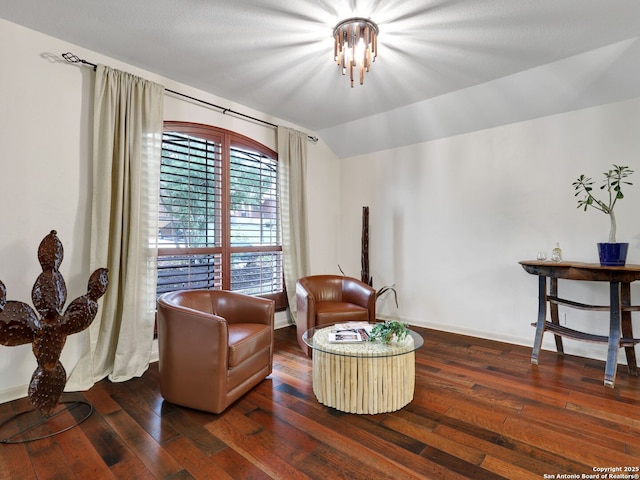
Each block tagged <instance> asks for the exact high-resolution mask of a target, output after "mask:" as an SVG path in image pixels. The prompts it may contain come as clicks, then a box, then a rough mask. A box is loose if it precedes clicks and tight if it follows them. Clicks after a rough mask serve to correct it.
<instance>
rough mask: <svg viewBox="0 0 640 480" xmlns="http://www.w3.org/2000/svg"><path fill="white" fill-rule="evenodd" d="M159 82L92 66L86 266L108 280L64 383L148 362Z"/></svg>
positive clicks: (89, 380)
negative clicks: (105, 273) (90, 188)
mask: <svg viewBox="0 0 640 480" xmlns="http://www.w3.org/2000/svg"><path fill="white" fill-rule="evenodd" d="M163 102H164V87H163V86H162V85H158V84H155V83H153V82H149V81H147V80H144V79H142V78H139V77H136V76H134V75H131V74H128V73H125V72H121V71H118V70H115V69H112V68H109V67H106V66H104V65H98V67H97V69H96V82H95V93H94V100H93V103H94V114H93V115H94V116H93V192H92V218H91V252H90V267H91V268H90V270H93V269H95V268H98V267H105V266H106V267H107V268H108V269H109V288H108V290H107V293H106V294H105V296H104V298H103V299H102V302H101V305H100V309H99V311H98V316H97V317H96V319H95V320H94V322H93V323H92V324H91V326H90V327H89V328H88V329H87V334H86V335H85V337H84V339H85V340H84V342H85V343H84V344H83V346H82V348H83V352H82V356H81V359H80V361H79V362H78V364H77V365H76V367H75V368H74V369H73V371H72V372H71V375H70V376H69V381H68V383H67V389H68V390H84V389H87V388H89V387H91V386H92V385H93V384H94V383H95V382H97V381H99V380H101V379H103V378H105V377H109V379H110V380H111V381H114V382H119V381H125V380H128V379H130V378H133V377H136V376H140V375H142V373H144V372H145V371H146V369H147V367H148V366H149V360H150V355H151V346H152V343H153V326H154V312H155V286H156V257H157V232H158V195H159V175H160V155H161V147H162V121H163V118H162V117H163Z"/></svg>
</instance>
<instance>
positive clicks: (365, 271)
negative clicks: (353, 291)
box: [360, 207, 373, 286]
mask: <svg viewBox="0 0 640 480" xmlns="http://www.w3.org/2000/svg"><path fill="white" fill-rule="evenodd" d="M360 263H361V271H360V278H361V280H362V281H363V282H364V283H366V284H367V285H370V286H372V285H373V278H371V277H370V276H369V207H362V253H361V254H360Z"/></svg>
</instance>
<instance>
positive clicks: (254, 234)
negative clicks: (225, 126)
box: [157, 122, 286, 307]
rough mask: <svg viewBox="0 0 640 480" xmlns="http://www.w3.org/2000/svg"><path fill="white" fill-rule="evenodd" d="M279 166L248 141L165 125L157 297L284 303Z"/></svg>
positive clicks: (210, 129) (272, 155) (263, 149)
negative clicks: (213, 294)
mask: <svg viewBox="0 0 640 480" xmlns="http://www.w3.org/2000/svg"><path fill="white" fill-rule="evenodd" d="M277 167H278V162H277V156H276V154H275V152H273V151H272V150H270V149H268V148H267V147H265V146H264V145H261V144H259V143H257V142H255V141H253V140H251V139H249V138H247V137H244V136H241V135H238V134H235V133H232V132H229V131H226V130H222V129H218V128H215V127H210V126H206V125H200V124H192V123H182V122H165V127H164V135H163V143H162V164H161V170H160V225H159V245H158V247H159V248H158V284H157V292H158V294H161V293H164V292H169V291H174V290H182V289H196V288H206V289H225V290H233V291H237V292H242V293H247V294H250V295H260V296H266V297H269V298H273V299H274V300H276V304H277V306H279V307H283V306H285V304H286V296H285V295H284V291H283V290H284V288H283V273H282V243H281V234H280V213H279V200H278V188H277Z"/></svg>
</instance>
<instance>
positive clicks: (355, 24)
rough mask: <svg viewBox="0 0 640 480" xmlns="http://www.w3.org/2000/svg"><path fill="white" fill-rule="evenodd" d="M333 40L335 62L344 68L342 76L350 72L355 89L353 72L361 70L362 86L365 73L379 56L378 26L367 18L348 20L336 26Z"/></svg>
mask: <svg viewBox="0 0 640 480" xmlns="http://www.w3.org/2000/svg"><path fill="white" fill-rule="evenodd" d="M333 39H334V47H333V55H334V60H335V61H336V62H337V63H338V66H339V67H341V68H342V74H343V75H346V74H347V70H348V71H349V77H350V80H351V88H353V71H354V69H357V70H359V74H360V85H362V84H363V83H364V72H368V71H369V69H370V68H371V62H374V61H375V59H376V56H377V54H378V25H376V24H375V22H373V21H371V20H369V19H367V18H362V17H353V18H348V19H346V20H343V21H341V22H340V23H338V24H337V25H336V26H335V28H334V29H333Z"/></svg>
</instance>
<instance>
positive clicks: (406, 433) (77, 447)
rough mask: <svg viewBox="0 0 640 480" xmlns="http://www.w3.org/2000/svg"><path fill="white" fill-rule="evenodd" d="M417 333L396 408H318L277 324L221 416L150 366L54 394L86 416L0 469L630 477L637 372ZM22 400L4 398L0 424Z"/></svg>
mask: <svg viewBox="0 0 640 480" xmlns="http://www.w3.org/2000/svg"><path fill="white" fill-rule="evenodd" d="M416 330H417V331H418V332H420V333H421V334H422V335H423V336H424V338H425V345H424V347H423V348H422V349H421V350H419V351H418V352H417V355H416V391H415V396H414V400H413V401H412V402H411V403H410V404H409V405H408V406H406V407H405V408H403V409H402V410H400V411H397V412H394V413H388V414H379V415H362V416H360V415H353V414H346V413H342V412H339V411H336V410H334V409H331V408H328V407H325V406H323V405H321V404H319V403H318V402H317V401H316V399H315V396H314V395H313V391H312V388H311V361H310V359H308V358H307V357H305V356H304V355H303V354H302V352H301V351H300V349H299V347H298V345H297V342H296V339H295V329H294V328H293V327H290V328H284V329H280V330H277V331H276V344H275V356H274V371H273V374H272V375H271V376H270V377H268V378H267V379H266V380H265V381H264V382H262V383H261V384H260V385H259V386H258V387H256V388H255V389H254V390H253V391H251V392H250V393H248V394H247V395H245V396H244V397H243V398H242V399H240V400H239V401H238V402H236V403H235V404H234V405H233V406H232V407H230V408H229V409H228V410H227V411H226V412H224V413H223V414H221V415H213V414H207V413H202V412H197V411H194V410H189V409H185V408H181V407H178V406H175V405H172V404H169V403H167V402H164V401H163V399H162V397H161V396H160V393H159V389H158V369H157V364H152V366H151V367H150V368H149V370H148V371H147V372H146V373H145V374H144V375H143V376H142V377H141V378H137V379H134V380H131V381H128V382H124V383H119V384H114V383H110V382H108V381H103V382H100V383H98V384H97V385H95V386H94V387H93V388H91V389H90V390H89V391H87V392H84V393H76V394H65V398H67V397H77V398H84V399H86V400H88V401H89V402H91V404H92V405H93V406H94V412H93V414H92V415H91V416H90V417H89V418H88V419H87V420H86V421H84V422H83V423H81V424H80V425H79V426H77V427H75V428H72V429H70V430H68V431H66V432H64V433H61V434H59V435H57V436H55V437H51V438H48V439H44V440H38V441H35V442H31V443H27V444H19V445H13V444H0V479H2V480H5V479H9V480H13V479H16V480H28V479H38V480H44V479H63V480H69V479H90V480H96V479H136V480H140V479H172V480H178V479H193V478H196V479H216V480H218V479H270V478H271V479H286V480H291V479H321V480H328V479H349V480H359V479H362V480H378V479H380V480H384V479H389V480H398V479H425V478H427V479H431V478H442V479H460V478H470V479H499V478H508V479H541V478H598V477H588V476H587V475H597V474H599V473H600V477H599V478H638V476H637V475H638V474H640V472H639V471H638V466H640V382H639V380H638V378H637V377H633V376H630V375H628V374H627V373H626V366H624V365H622V366H620V367H619V369H618V377H617V381H616V388H615V389H610V388H606V387H604V386H603V374H604V364H603V362H599V361H594V360H588V359H584V358H578V357H571V356H565V357H560V356H558V355H556V354H555V353H553V352H542V354H541V357H540V365H539V366H537V367H536V366H532V365H531V364H530V355H531V348H526V347H519V346H514V345H508V344H503V343H498V342H492V341H487V340H481V339H477V338H471V337H465V336H461V335H454V334H448V333H443V332H437V331H433V330H426V329H420V328H416ZM532 337H533V331H532ZM27 408H28V401H27V399H21V400H17V401H15V402H10V403H5V404H2V405H0V421H2V420H4V419H6V418H9V417H10V416H12V415H13V414H14V413H15V412H20V411H23V410H26V409H27ZM67 415H68V414H67ZM76 415H78V414H77V413H76ZM63 420H64V419H61V420H60V422H63ZM13 423H15V422H13ZM2 438H4V436H2ZM598 468H600V469H606V468H619V469H622V472H617V473H618V474H619V473H622V474H628V475H629V476H626V477H625V476H623V477H609V476H607V475H608V474H607V473H602V472H599V471H597V470H594V469H598ZM625 468H626V469H627V470H628V471H627V472H625V471H624V469H625ZM545 475H546V476H545ZM563 475H564V477H563ZM569 475H577V477H571V476H569ZM583 475H584V476H583ZM633 475H635V477H634V476H633Z"/></svg>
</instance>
